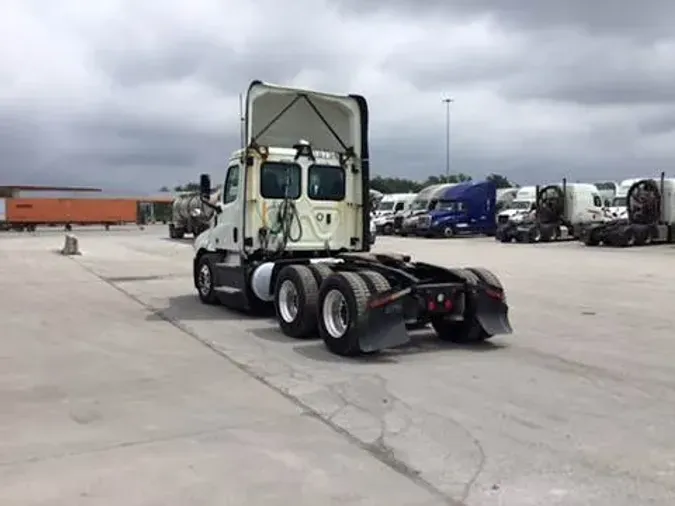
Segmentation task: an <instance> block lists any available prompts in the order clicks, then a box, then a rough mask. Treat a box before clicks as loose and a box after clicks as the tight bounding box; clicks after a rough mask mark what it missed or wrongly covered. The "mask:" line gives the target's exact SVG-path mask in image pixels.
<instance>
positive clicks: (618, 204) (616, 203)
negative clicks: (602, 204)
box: [612, 197, 626, 207]
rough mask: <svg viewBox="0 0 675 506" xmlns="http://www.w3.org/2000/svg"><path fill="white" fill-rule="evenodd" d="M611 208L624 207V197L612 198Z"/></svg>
mask: <svg viewBox="0 0 675 506" xmlns="http://www.w3.org/2000/svg"><path fill="white" fill-rule="evenodd" d="M612 207H626V197H614V199H613V200H612Z"/></svg>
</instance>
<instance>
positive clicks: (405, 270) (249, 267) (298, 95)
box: [193, 81, 511, 356]
mask: <svg viewBox="0 0 675 506" xmlns="http://www.w3.org/2000/svg"><path fill="white" fill-rule="evenodd" d="M280 111H281V112H280ZM244 128H245V142H244V145H245V148H243V149H241V150H238V151H236V152H235V153H233V154H232V156H231V157H230V160H229V164H228V168H227V171H226V174H225V176H224V179H225V181H226V183H225V187H224V191H223V196H222V199H221V200H220V201H218V202H217V203H212V202H210V201H209V195H210V192H211V181H210V178H209V176H208V175H206V174H203V175H202V176H201V178H200V184H201V194H202V200H203V202H204V203H205V204H206V205H208V206H210V207H211V208H212V209H213V210H214V214H215V216H214V218H213V219H212V222H211V227H210V228H209V229H208V230H207V231H205V232H204V233H202V234H200V235H199V236H198V237H197V239H196V240H195V243H194V252H195V254H194V260H193V272H194V285H195V287H196V289H197V292H198V294H199V298H200V300H201V301H202V302H203V303H205V304H215V303H223V304H225V305H227V306H229V307H236V308H241V309H247V310H249V311H251V312H254V313H258V312H264V311H265V310H266V309H267V308H271V307H274V310H275V313H276V319H277V322H278V324H279V327H280V329H281V331H282V332H283V333H284V334H285V335H287V336H290V337H293V338H298V339H301V338H310V337H314V336H317V334H318V336H320V337H321V338H322V339H323V341H324V343H325V344H326V346H327V347H328V349H329V350H330V351H331V352H333V353H335V354H338V355H343V356H354V355H359V354H362V353H369V352H376V351H379V350H382V349H385V348H389V347H393V346H398V345H401V344H403V343H405V342H407V341H408V340H409V337H408V333H407V328H408V327H411V326H413V327H414V326H416V325H419V324H427V323H430V324H431V325H432V326H433V328H434V329H435V330H436V332H437V334H438V336H439V338H440V339H443V340H448V341H462V342H466V341H480V340H484V339H488V338H490V337H491V336H494V335H497V334H506V333H510V332H511V326H510V323H509V319H508V305H507V302H506V297H505V292H504V288H503V286H502V284H501V283H500V281H499V279H498V278H497V276H495V274H493V273H491V272H490V271H488V270H486V269H484V268H481V267H476V268H450V267H445V266H440V265H432V264H428V263H425V262H416V261H414V260H413V259H411V258H410V256H408V255H405V254H403V253H389V254H386V253H372V252H370V244H369V241H368V237H367V235H368V226H369V212H368V210H369V205H368V199H369V191H368V184H369V177H370V168H369V162H368V160H369V150H368V108H367V103H366V100H365V99H364V98H363V97H361V96H357V95H349V96H339V95H329V94H326V93H320V92H314V91H308V90H300V89H293V88H285V87H279V86H273V85H269V84H265V83H262V82H260V81H254V82H253V83H251V85H250V87H249V89H248V93H247V96H246V114H245V119H244ZM312 181H315V182H316V184H315V183H313V182H312ZM305 182H310V184H306V183H305Z"/></svg>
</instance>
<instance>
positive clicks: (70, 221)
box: [0, 198, 140, 231]
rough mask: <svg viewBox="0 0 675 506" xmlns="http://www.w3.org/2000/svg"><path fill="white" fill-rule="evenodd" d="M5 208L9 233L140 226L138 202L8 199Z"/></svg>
mask: <svg viewBox="0 0 675 506" xmlns="http://www.w3.org/2000/svg"><path fill="white" fill-rule="evenodd" d="M0 200H2V201H3V203H2V204H0V210H2V209H3V208H4V216H1V217H2V218H4V221H3V222H2V223H1V224H0V227H2V228H3V229H5V230H18V231H23V230H28V231H33V230H35V229H36V228H37V227H39V226H59V225H60V226H64V227H65V228H66V230H70V229H71V228H72V226H73V225H81V226H82V225H103V226H105V227H106V229H108V228H109V227H110V226H113V225H125V224H130V223H134V224H135V223H139V215H140V213H139V202H138V200H137V199H99V198H87V199H78V198H7V199H0Z"/></svg>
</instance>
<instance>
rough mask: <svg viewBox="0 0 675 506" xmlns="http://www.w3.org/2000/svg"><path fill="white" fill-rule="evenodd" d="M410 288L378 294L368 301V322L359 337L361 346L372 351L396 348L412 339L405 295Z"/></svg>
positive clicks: (363, 349) (364, 349)
mask: <svg viewBox="0 0 675 506" xmlns="http://www.w3.org/2000/svg"><path fill="white" fill-rule="evenodd" d="M409 293H410V289H406V290H402V291H398V292H387V293H384V294H378V295H375V296H373V297H371V298H370V300H369V301H368V324H367V326H366V328H365V329H364V332H363V335H362V336H361V337H360V338H359V348H360V349H361V351H362V352H364V353H372V352H375V351H379V350H384V349H388V348H396V347H397V346H401V345H403V344H406V343H407V342H409V341H410V336H408V331H407V330H406V328H405V311H404V304H403V302H404V297H405V296H406V295H408V294H409Z"/></svg>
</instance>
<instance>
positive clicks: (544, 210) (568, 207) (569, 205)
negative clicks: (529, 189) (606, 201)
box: [495, 179, 607, 243]
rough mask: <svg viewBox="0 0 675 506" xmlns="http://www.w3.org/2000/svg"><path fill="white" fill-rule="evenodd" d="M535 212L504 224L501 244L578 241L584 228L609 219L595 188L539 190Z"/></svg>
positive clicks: (570, 186) (573, 186) (564, 184)
mask: <svg viewBox="0 0 675 506" xmlns="http://www.w3.org/2000/svg"><path fill="white" fill-rule="evenodd" d="M536 195H537V197H536V203H535V208H534V210H533V211H532V212H531V213H529V214H528V215H527V216H524V217H521V219H519V220H510V221H509V222H508V223H505V224H500V225H499V227H498V228H497V233H496V235H495V238H496V239H497V240H499V241H501V242H506V243H508V242H512V241H516V242H527V243H532V242H550V241H562V240H572V239H576V238H577V237H578V235H579V233H580V231H581V229H582V228H583V227H585V226H587V225H589V224H591V223H595V222H602V221H603V220H606V219H607V217H606V214H605V210H604V207H603V202H602V198H601V197H600V194H599V192H598V189H597V188H596V187H595V185H592V184H586V183H569V184H568V183H567V181H566V180H565V179H563V181H562V184H551V185H546V186H543V187H541V188H539V187H538V188H537V191H536Z"/></svg>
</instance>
